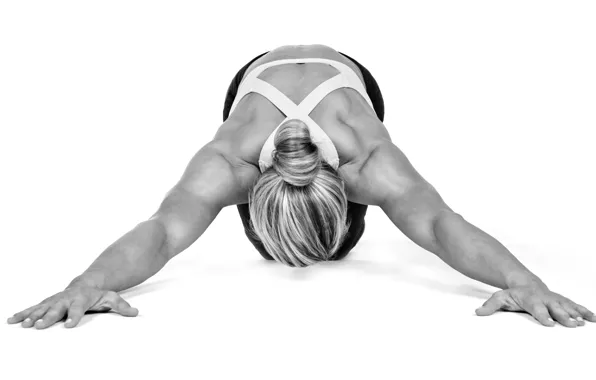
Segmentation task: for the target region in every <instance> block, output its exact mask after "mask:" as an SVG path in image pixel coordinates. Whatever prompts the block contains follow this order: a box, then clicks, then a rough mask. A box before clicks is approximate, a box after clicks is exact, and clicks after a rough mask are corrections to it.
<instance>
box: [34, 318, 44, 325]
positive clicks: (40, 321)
mask: <svg viewBox="0 0 596 380" xmlns="http://www.w3.org/2000/svg"><path fill="white" fill-rule="evenodd" d="M35 323H37V324H38V325H41V324H42V323H43V319H38V320H37V322H35Z"/></svg>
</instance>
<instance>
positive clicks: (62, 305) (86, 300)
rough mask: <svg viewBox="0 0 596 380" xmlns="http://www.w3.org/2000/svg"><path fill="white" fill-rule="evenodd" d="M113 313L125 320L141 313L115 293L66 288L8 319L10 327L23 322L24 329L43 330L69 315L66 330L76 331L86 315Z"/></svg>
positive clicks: (80, 287) (91, 289)
mask: <svg viewBox="0 0 596 380" xmlns="http://www.w3.org/2000/svg"><path fill="white" fill-rule="evenodd" d="M110 309H112V310H113V311H115V312H116V313H118V314H121V315H124V316H126V317H136V316H137V315H138V314H139V311H138V310H137V309H135V308H133V307H131V306H130V304H129V303H128V302H126V301H125V300H124V299H123V298H122V297H120V296H119V295H118V293H116V292H112V291H106V290H101V289H97V288H93V287H88V286H76V287H72V288H67V289H65V290H64V291H62V292H60V293H56V294H54V295H53V296H51V297H49V298H46V299H45V300H43V301H41V302H40V303H39V304H37V305H35V306H31V307H30V308H28V309H25V310H23V311H21V312H19V313H16V314H15V315H13V316H12V317H10V318H8V320H7V322H8V323H9V324H14V323H19V322H23V323H22V326H23V327H31V326H33V325H34V324H35V328H37V329H44V328H46V327H50V326H51V325H53V324H54V323H56V322H58V321H61V320H62V319H64V317H65V316H66V315H67V316H68V319H67V320H66V322H65V323H64V326H65V327H68V328H70V327H75V326H76V325H77V324H78V323H79V321H80V320H81V318H83V315H85V312H86V311H107V310H110Z"/></svg>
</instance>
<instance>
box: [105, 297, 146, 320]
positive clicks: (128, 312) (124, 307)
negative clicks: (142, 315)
mask: <svg viewBox="0 0 596 380" xmlns="http://www.w3.org/2000/svg"><path fill="white" fill-rule="evenodd" d="M108 303H109V304H110V307H111V308H112V310H114V311H115V312H117V313H119V314H122V315H124V316H126V317H136V316H137V315H138V314H139V310H137V309H135V308H134V307H132V306H130V304H129V303H128V302H126V301H125V300H124V298H122V297H120V296H119V295H118V294H117V293H114V295H111V297H110V298H109V300H108Z"/></svg>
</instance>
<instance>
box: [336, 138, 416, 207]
mask: <svg viewBox="0 0 596 380" xmlns="http://www.w3.org/2000/svg"><path fill="white" fill-rule="evenodd" d="M340 174H341V175H342V178H343V179H344V182H345V185H346V190H347V192H348V198H349V200H350V201H352V202H356V203H361V204H367V205H375V206H381V205H382V204H383V203H384V202H385V201H386V200H387V199H389V198H390V197H395V196H399V195H400V194H405V193H406V192H407V191H408V190H409V189H411V188H412V187H414V186H419V185H425V186H426V185H427V183H426V181H425V180H424V178H423V177H422V176H421V175H420V174H419V173H418V172H417V171H416V169H415V168H414V167H413V166H412V164H411V162H410V160H408V158H407V157H406V155H405V154H404V153H403V152H402V151H401V149H399V148H398V147H397V146H396V145H395V144H394V143H393V142H392V141H391V140H389V139H382V138H380V139H377V140H375V141H374V143H370V144H369V147H368V149H367V151H366V152H365V154H362V157H361V158H360V159H358V160H354V161H353V162H350V163H348V164H347V165H344V167H342V168H340Z"/></svg>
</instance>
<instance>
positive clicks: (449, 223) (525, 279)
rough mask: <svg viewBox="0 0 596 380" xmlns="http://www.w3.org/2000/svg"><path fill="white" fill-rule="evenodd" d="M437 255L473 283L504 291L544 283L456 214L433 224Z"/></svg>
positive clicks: (443, 216)
mask: <svg viewBox="0 0 596 380" xmlns="http://www.w3.org/2000/svg"><path fill="white" fill-rule="evenodd" d="M434 233H435V237H436V239H437V244H438V246H439V247H440V249H439V254H438V256H439V257H440V258H441V259H442V260H443V261H444V262H445V263H447V264H448V265H449V266H451V267H452V268H454V269H455V270H457V271H458V272H460V273H462V274H464V275H466V276H468V277H470V278H473V279H474V280H477V281H480V282H483V283H485V284H489V285H492V286H496V287H498V288H501V289H507V288H511V287H515V286H526V285H536V284H537V285H541V286H545V285H544V283H543V282H542V281H541V280H540V279H539V278H538V276H536V275H535V274H533V273H532V272H531V271H530V270H529V269H528V268H526V267H525V266H524V265H523V264H522V263H521V262H520V261H519V260H518V259H517V258H516V257H515V256H513V254H511V252H509V250H508V249H507V248H505V247H504V246H503V245H502V244H501V243H499V242H498V241H497V240H496V239H495V238H493V237H492V236H490V235H489V234H487V233H486V232H484V231H482V230H480V229H479V228H477V227H476V226H474V225H472V224H470V223H468V222H467V221H466V220H465V219H464V218H463V217H461V216H460V215H458V214H455V213H443V214H442V215H441V216H440V217H438V218H437V220H436V221H435V224H434Z"/></svg>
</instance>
